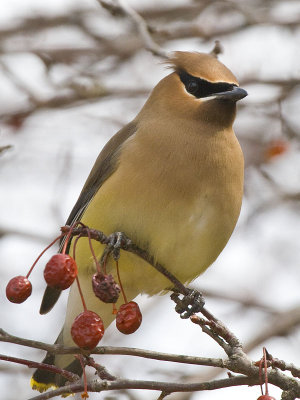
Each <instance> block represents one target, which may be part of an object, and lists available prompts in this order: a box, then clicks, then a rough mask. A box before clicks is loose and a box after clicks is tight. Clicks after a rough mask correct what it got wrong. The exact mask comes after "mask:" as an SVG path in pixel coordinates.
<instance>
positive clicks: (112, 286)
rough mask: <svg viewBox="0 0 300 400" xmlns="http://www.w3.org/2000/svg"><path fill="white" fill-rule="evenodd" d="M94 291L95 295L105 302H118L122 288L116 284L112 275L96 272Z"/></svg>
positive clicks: (93, 283) (93, 280) (93, 279)
mask: <svg viewBox="0 0 300 400" xmlns="http://www.w3.org/2000/svg"><path fill="white" fill-rule="evenodd" d="M92 285H93V291H94V293H95V296H97V297H98V298H99V299H100V300H102V301H104V303H116V302H117V300H118V298H119V294H120V288H119V286H118V285H117V284H116V282H115V280H114V278H113V276H112V275H110V274H109V275H103V274H99V273H97V274H94V275H93V278H92Z"/></svg>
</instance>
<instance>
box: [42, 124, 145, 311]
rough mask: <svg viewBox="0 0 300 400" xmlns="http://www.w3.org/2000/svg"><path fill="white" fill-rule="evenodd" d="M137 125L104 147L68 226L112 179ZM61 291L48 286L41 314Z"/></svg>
mask: <svg viewBox="0 0 300 400" xmlns="http://www.w3.org/2000/svg"><path fill="white" fill-rule="evenodd" d="M136 129H137V128H136V124H135V123H134V122H130V123H129V124H128V125H126V126H125V127H124V128H122V129H121V130H119V131H118V132H117V133H116V134H115V135H114V136H113V137H112V138H111V139H110V140H109V141H108V142H107V144H106V145H105V146H104V148H103V150H102V151H101V153H100V154H99V156H98V158H97V160H96V162H95V164H94V166H93V168H92V170H91V172H90V174H89V176H88V178H87V180H86V183H85V185H84V187H83V189H82V191H81V193H80V195H79V197H78V200H77V202H76V204H75V206H74V207H73V210H72V211H71V214H70V215H69V218H68V219H67V222H66V224H67V225H71V224H72V223H74V222H75V221H78V220H80V218H81V217H82V215H83V213H84V211H85V209H86V207H87V206H88V204H89V202H90V201H91V200H92V198H93V197H94V195H95V194H96V193H97V192H98V190H99V189H100V187H101V186H102V184H103V182H105V181H106V179H108V178H109V177H110V175H111V174H113V172H114V171H115V170H116V168H117V160H118V157H119V154H120V151H121V148H122V145H123V143H124V142H125V141H126V140H127V139H128V138H129V137H130V136H132V135H133V134H134V133H135V132H136ZM60 293H61V291H60V290H59V289H55V288H51V287H49V286H47V288H46V290H45V293H44V296H43V300H42V303H41V308H40V314H46V313H47V312H49V311H50V310H51V309H52V307H53V306H54V305H55V303H56V302H57V300H58V298H59V296H60Z"/></svg>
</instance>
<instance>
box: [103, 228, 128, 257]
mask: <svg viewBox="0 0 300 400" xmlns="http://www.w3.org/2000/svg"><path fill="white" fill-rule="evenodd" d="M130 244H131V240H130V239H128V237H127V236H126V235H125V233H123V232H114V233H112V234H110V235H109V236H108V238H107V250H108V252H109V253H111V254H112V256H113V258H114V260H115V261H118V259H119V258H120V250H122V249H123V250H126V248H127V247H128V245H130Z"/></svg>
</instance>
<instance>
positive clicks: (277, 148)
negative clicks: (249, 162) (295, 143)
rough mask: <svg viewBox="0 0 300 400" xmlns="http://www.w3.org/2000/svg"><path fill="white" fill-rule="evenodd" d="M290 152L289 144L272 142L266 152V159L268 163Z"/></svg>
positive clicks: (281, 141) (279, 141) (278, 141)
mask: <svg viewBox="0 0 300 400" xmlns="http://www.w3.org/2000/svg"><path fill="white" fill-rule="evenodd" d="M287 150H288V143H287V142H286V141H284V140H281V139H278V140H272V141H271V142H270V143H269V144H268V146H267V148H266V150H265V158H266V160H267V161H270V160H272V159H273V158H274V157H277V156H280V155H281V154H284V153H286V151H287Z"/></svg>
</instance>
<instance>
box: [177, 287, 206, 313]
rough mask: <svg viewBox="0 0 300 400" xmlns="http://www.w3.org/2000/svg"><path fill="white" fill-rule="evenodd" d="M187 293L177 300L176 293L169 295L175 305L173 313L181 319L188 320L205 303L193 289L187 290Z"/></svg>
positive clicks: (200, 295)
mask: <svg viewBox="0 0 300 400" xmlns="http://www.w3.org/2000/svg"><path fill="white" fill-rule="evenodd" d="M188 291H189V292H188V293H187V294H185V295H184V296H183V297H182V298H179V296H180V295H179V294H178V293H172V294H171V299H172V300H173V301H174V302H175V303H176V306H175V311H176V312H177V313H178V314H180V318H183V319H187V318H190V316H191V315H193V314H195V313H197V312H199V311H201V309H202V308H203V306H204V303H205V302H204V299H203V296H202V294H201V293H200V292H198V291H197V290H193V289H188Z"/></svg>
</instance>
